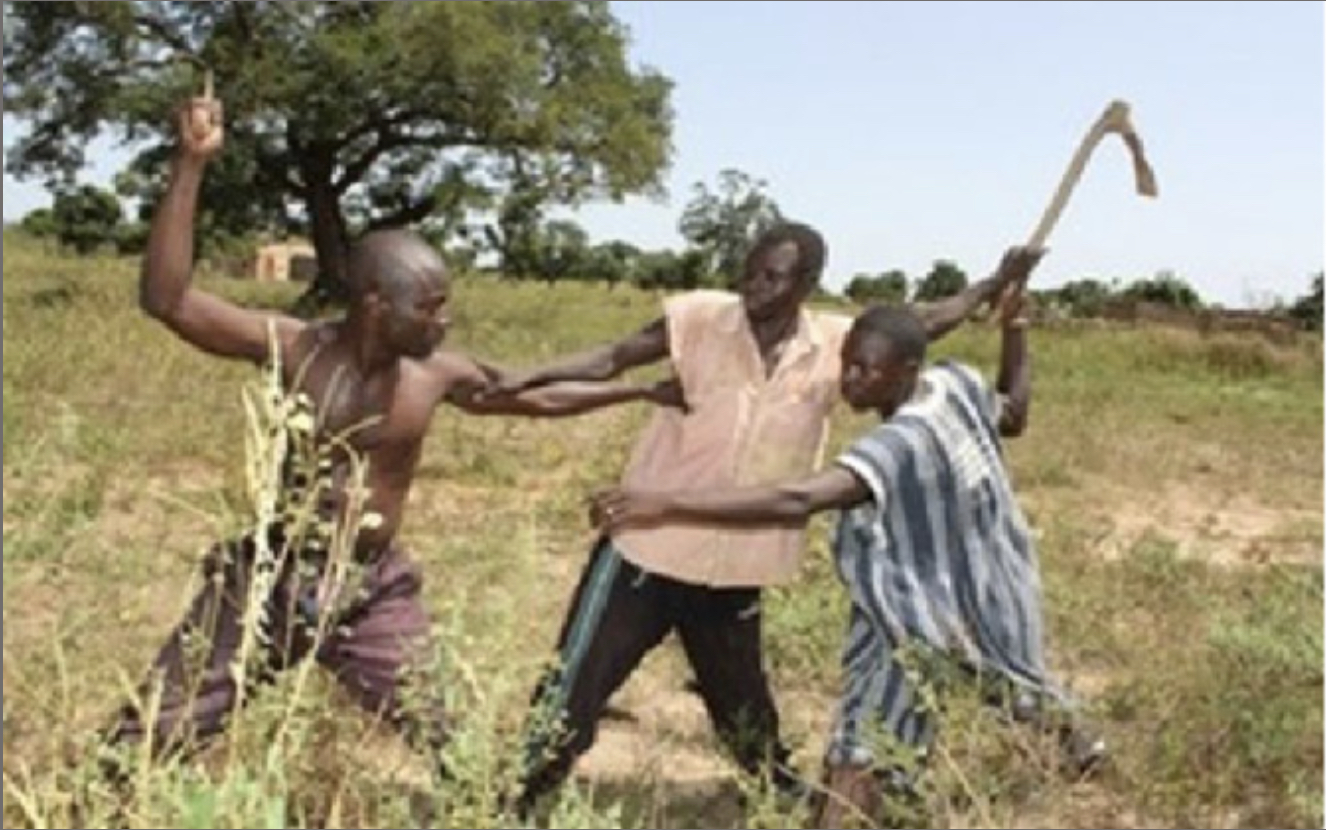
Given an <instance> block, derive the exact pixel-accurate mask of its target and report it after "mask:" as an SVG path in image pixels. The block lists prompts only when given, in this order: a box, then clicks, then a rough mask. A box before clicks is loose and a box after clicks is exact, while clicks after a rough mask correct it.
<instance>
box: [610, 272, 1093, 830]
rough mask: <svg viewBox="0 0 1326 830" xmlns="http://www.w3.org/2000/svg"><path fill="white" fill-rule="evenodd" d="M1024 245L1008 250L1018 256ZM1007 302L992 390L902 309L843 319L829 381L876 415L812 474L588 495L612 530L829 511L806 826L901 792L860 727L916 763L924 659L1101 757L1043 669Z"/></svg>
mask: <svg viewBox="0 0 1326 830" xmlns="http://www.w3.org/2000/svg"><path fill="white" fill-rule="evenodd" d="M1040 255H1041V252H1038V251H1027V250H1025V249H1015V250H1014V251H1011V252H1010V254H1009V256H1010V257H1023V258H1027V259H1030V260H1031V263H1032V264H1034V263H1035V262H1036V261H1038V260H1039V257H1040ZM1021 305H1022V302H1021V298H1020V297H1019V299H1018V301H1017V302H1014V303H1010V304H1009V305H1008V307H1007V309H1006V311H1005V313H1004V316H1003V319H1002V321H1001V322H1002V330H1003V335H1002V340H1003V344H1002V354H1001V358H1000V367H999V375H998V378H997V379H996V382H995V384H994V386H993V388H992V387H990V386H988V385H986V384H985V383H984V382H983V381H982V379H981V377H980V375H979V374H978V373H977V372H976V370H974V369H973V368H972V367H970V366H967V365H965V364H963V363H960V362H956V361H941V362H939V363H936V364H935V365H932V366H929V367H927V368H923V365H924V360H925V352H926V335H925V329H924V327H923V326H922V324H921V322H920V320H918V319H917V317H916V316H915V315H914V314H913V313H912V312H910V311H908V310H907V309H905V308H887V307H879V306H877V307H874V308H871V309H869V310H868V311H866V312H865V313H863V314H862V315H861V316H860V317H859V318H857V320H856V321H855V322H854V323H853V326H852V329H851V331H850V332H849V334H848V337H847V340H846V342H845V343H844V346H843V355H842V361H843V375H842V383H841V393H842V396H843V398H844V399H845V400H846V401H847V403H848V404H849V405H851V406H852V407H853V408H854V409H856V410H858V411H866V410H875V411H877V412H878V413H879V415H880V417H881V419H882V423H881V424H880V425H879V426H877V427H875V428H874V429H872V430H871V431H870V432H869V433H867V434H866V435H864V436H862V437H861V438H860V439H858V440H857V441H856V442H855V443H854V444H852V445H851V446H850V447H849V448H848V449H847V451H846V452H844V453H843V454H842V455H841V456H840V457H839V458H838V460H837V463H836V464H834V465H832V466H831V467H830V468H829V469H827V470H826V471H824V472H822V473H819V474H817V475H813V476H809V477H805V478H803V479H801V480H799V481H791V482H788V483H784V484H776V485H772V486H762V487H751V488H745V489H730V490H714V491H692V492H682V491H671V492H657V491H648V490H643V489H629V488H628V489H616V490H611V491H608V492H606V493H603V494H600V495H598V496H597V497H596V498H595V500H594V504H593V508H592V510H593V518H594V521H595V522H596V523H597V524H599V525H600V526H602V527H604V528H606V529H608V530H613V531H615V530H619V529H621V528H625V527H640V526H653V525H658V524H662V523H667V522H673V521H688V522H710V523H718V524H723V525H727V526H750V525H756V526H758V525H762V524H793V525H797V524H804V523H805V522H806V521H807V520H808V519H809V517H810V516H811V515H812V514H814V513H816V512H818V511H822V510H828V509H834V508H837V509H840V510H841V511H842V515H841V519H840V521H839V524H838V530H837V534H836V537H835V540H834V545H833V547H834V552H835V558H836V565H837V569H838V574H839V577H840V579H841V580H842V582H843V584H844V586H845V587H846V589H847V590H848V592H849V594H850V596H851V601H852V606H851V608H852V610H851V619H850V623H849V627H848V634H847V641H846V643H845V647H844V651H843V669H844V674H845V677H844V689H843V694H842V698H841V700H840V704H839V711H838V715H837V719H836V723H835V725H834V728H833V734H832V737H831V739H830V741H829V747H828V750H827V752H826V757H825V764H826V770H827V773H828V789H829V792H830V798H829V799H828V800H827V801H826V803H825V806H824V812H823V813H822V814H821V816H820V821H819V822H818V823H817V826H825V827H842V826H844V824H843V823H842V822H843V821H844V820H845V819H846V817H847V816H848V815H849V814H851V813H853V812H857V811H859V812H862V813H866V814H877V813H878V812H879V810H880V808H881V807H882V801H883V799H884V796H885V795H886V794H888V795H890V796H902V797H906V798H907V799H908V800H914V798H915V791H914V790H913V789H912V784H913V780H912V775H911V773H910V772H909V771H908V769H909V767H910V766H911V765H910V764H907V763H902V764H898V763H895V762H894V761H893V758H894V757H895V755H894V753H890V760H889V761H887V762H886V761H885V759H884V758H883V757H881V756H880V754H878V753H876V752H875V751H873V744H874V742H873V741H872V740H871V737H872V735H873V734H874V733H875V732H876V731H880V732H882V733H883V734H884V735H885V736H888V737H886V741H888V742H890V743H892V744H894V746H895V747H896V746H897V745H899V744H900V745H901V746H902V747H903V748H905V749H910V750H912V751H913V752H912V754H913V755H914V757H915V758H916V759H918V760H919V759H921V758H923V757H924V755H925V753H926V750H927V748H928V747H929V746H930V744H931V742H932V740H933V738H934V735H935V723H934V718H933V712H932V711H931V709H930V707H928V706H927V704H926V701H925V700H923V693H922V688H923V687H924V685H925V683H926V682H927V681H930V680H938V679H939V678H940V677H942V676H943V675H945V674H947V672H943V671H937V670H938V669H940V668H942V667H944V666H949V665H951V666H957V667H959V670H960V672H961V673H963V674H967V675H970V676H973V677H975V678H978V679H979V680H980V681H981V687H982V689H983V690H986V691H987V700H989V701H990V702H992V703H995V702H997V703H1000V704H1001V705H1006V706H1007V707H1008V711H1009V713H1010V714H1011V716H1012V718H1013V719H1015V720H1019V721H1031V722H1036V723H1039V724H1042V725H1044V726H1046V727H1053V728H1056V729H1058V730H1059V736H1060V738H1061V740H1062V741H1063V746H1064V749H1065V750H1066V753H1067V755H1066V757H1067V759H1068V761H1069V764H1070V766H1071V767H1072V769H1073V771H1074V772H1075V773H1079V774H1080V773H1084V772H1086V771H1087V770H1088V769H1090V768H1092V767H1094V766H1095V765H1096V764H1098V763H1099V762H1100V761H1101V760H1102V759H1103V756H1104V745H1103V744H1102V743H1101V742H1100V741H1097V740H1094V739H1092V738H1089V737H1088V736H1087V735H1086V734H1085V732H1084V731H1082V730H1081V729H1080V728H1078V727H1077V726H1076V725H1075V723H1074V720H1075V719H1074V718H1073V717H1072V716H1071V711H1072V709H1073V706H1074V704H1073V702H1072V701H1071V700H1069V698H1068V696H1067V695H1066V694H1065V693H1064V692H1063V690H1061V689H1060V688H1059V687H1058V686H1057V685H1056V684H1055V683H1054V682H1053V680H1052V679H1051V678H1050V676H1049V674H1048V672H1047V670H1046V666H1045V655H1044V651H1043V644H1042V640H1043V631H1042V616H1041V593H1040V577H1039V571H1038V566H1037V559H1036V551H1035V547H1034V544H1033V542H1032V538H1031V534H1030V532H1029V530H1028V526H1027V522H1026V519H1025V517H1024V516H1023V513H1022V511H1021V509H1020V508H1019V506H1018V503H1017V500H1016V497H1015V495H1014V493H1013V488H1012V484H1011V482H1010V479H1009V475H1008V472H1007V469H1006V467H1005V464H1004V459H1003V453H1002V447H1001V439H1002V437H1009V436H1016V435H1019V434H1021V433H1022V431H1023V430H1024V429H1025V427H1026V421H1027V411H1028V405H1029V402H1030V392H1031V383H1030V378H1031V375H1030V364H1029V360H1028V358H1027V348H1026V335H1025V320H1023V318H1022V317H1021V315H1020V308H1021ZM912 656H915V657H916V658H917V659H916V660H911V659H910V658H911V657H912ZM936 658H939V659H936ZM918 679H920V680H922V681H923V683H922V684H921V686H918V684H917V682H916V681H917V680H918ZM1060 714H1067V715H1068V717H1063V718H1060V717H1057V715H1060ZM903 754H904V756H905V755H906V753H905V752H904V753H903Z"/></svg>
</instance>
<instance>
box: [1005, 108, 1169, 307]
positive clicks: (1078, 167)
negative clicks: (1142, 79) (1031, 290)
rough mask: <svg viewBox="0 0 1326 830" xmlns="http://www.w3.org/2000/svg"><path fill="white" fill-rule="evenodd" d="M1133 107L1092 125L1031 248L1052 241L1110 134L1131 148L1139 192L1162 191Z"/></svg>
mask: <svg viewBox="0 0 1326 830" xmlns="http://www.w3.org/2000/svg"><path fill="white" fill-rule="evenodd" d="M1130 115H1131V112H1130V107H1129V106H1128V104H1127V102H1125V101H1119V100H1115V101H1111V102H1110V104H1109V106H1107V107H1106V108H1105V112H1103V113H1102V114H1101V116H1100V118H1098V119H1096V123H1095V124H1092V125H1091V129H1090V130H1088V131H1087V134H1086V135H1085V136H1083V137H1082V141H1081V142H1080V143H1079V144H1078V146H1077V152H1075V153H1074V154H1073V158H1072V160H1071V161H1070V162H1069V163H1068V169H1067V170H1065V171H1064V175H1063V177H1062V178H1061V179H1060V180H1059V186H1058V187H1057V188H1056V189H1055V191H1054V197H1053V198H1052V199H1051V200H1050V204H1049V206H1048V207H1046V209H1045V212H1044V213H1043V214H1041V219H1040V222H1038V223H1037V225H1036V229H1035V230H1034V231H1032V233H1031V238H1030V239H1028V240H1027V247H1028V248H1033V249H1039V248H1043V247H1045V240H1046V239H1047V238H1049V236H1050V231H1051V230H1053V229H1054V226H1055V224H1056V223H1058V221H1059V217H1060V216H1062V215H1063V212H1064V207H1065V206H1067V204H1068V197H1069V196H1070V195H1072V192H1073V189H1074V188H1075V187H1077V183H1078V181H1079V180H1081V178H1082V173H1083V171H1085V170H1086V167H1087V161H1088V160H1089V159H1090V158H1091V153H1092V151H1094V150H1095V149H1096V145H1098V144H1100V142H1101V140H1102V139H1103V138H1105V136H1107V135H1109V134H1110V133H1118V134H1119V135H1120V136H1121V137H1122V138H1123V142H1124V145H1125V146H1127V148H1128V152H1129V154H1130V155H1131V156H1132V160H1133V179H1134V181H1135V184H1136V187H1137V192H1138V193H1139V194H1140V195H1142V196H1151V197H1154V196H1155V195H1156V194H1157V193H1158V192H1159V191H1158V189H1157V188H1156V174H1155V172H1154V171H1153V170H1152V169H1151V165H1150V164H1149V163H1148V162H1147V160H1146V153H1145V151H1144V148H1143V147H1142V139H1141V138H1139V137H1138V135H1137V131H1136V130H1135V129H1133V124H1132V119H1131V118H1130ZM1023 288H1024V286H1023V285H1022V284H1021V283H1018V284H1016V285H1010V286H1009V287H1008V288H1006V289H1005V290H1004V292H1003V293H1002V294H1001V295H1000V296H999V298H998V300H996V305H995V310H996V311H1002V310H1003V306H1004V303H1006V302H1008V301H1009V300H1010V299H1011V298H1012V296H1013V295H1014V293H1016V292H1018V291H1021V290H1022V289H1023Z"/></svg>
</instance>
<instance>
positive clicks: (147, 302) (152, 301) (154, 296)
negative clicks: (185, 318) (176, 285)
mask: <svg viewBox="0 0 1326 830" xmlns="http://www.w3.org/2000/svg"><path fill="white" fill-rule="evenodd" d="M154 282H155V281H154V280H153V279H152V276H151V274H146V273H145V274H144V275H143V277H142V280H141V281H140V283H139V286H138V308H139V309H141V310H142V312H143V313H144V314H146V315H147V316H149V317H151V318H152V319H154V320H157V321H159V322H162V323H167V324H169V323H171V322H173V321H174V320H175V319H176V318H177V317H178V316H179V311H180V305H181V303H182V301H183V299H184V297H183V296H182V295H179V296H171V295H170V293H169V292H166V291H162V290H160V289H158V288H154V287H153V283H154Z"/></svg>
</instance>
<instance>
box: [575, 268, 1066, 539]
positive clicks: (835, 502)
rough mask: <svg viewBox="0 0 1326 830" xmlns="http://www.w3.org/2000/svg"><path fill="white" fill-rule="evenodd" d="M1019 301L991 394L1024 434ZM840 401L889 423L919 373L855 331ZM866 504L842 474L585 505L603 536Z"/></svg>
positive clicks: (778, 520) (1007, 309)
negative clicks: (662, 526)
mask: <svg viewBox="0 0 1326 830" xmlns="http://www.w3.org/2000/svg"><path fill="white" fill-rule="evenodd" d="M1042 255H1043V252H1039V251H1037V252H1031V251H1027V250H1025V249H1020V248H1015V249H1012V250H1010V252H1009V253H1008V255H1007V256H1006V257H1005V263H1006V265H1007V266H1008V267H1009V268H1010V269H1019V270H1024V273H1030V270H1031V268H1033V267H1034V266H1035V264H1036V263H1037V262H1039V260H1040V258H1041V256H1042ZM1023 301H1024V298H1023V296H1022V294H1021V293H1020V292H1019V294H1018V295H1017V296H1016V298H1015V299H1014V300H1013V301H1011V302H1009V303H1008V304H1006V305H1005V306H1004V308H1003V314H1002V319H1001V323H1002V331H1003V337H1002V353H1001V356H1000V374H999V378H998V380H997V381H996V390H997V391H999V392H1000V393H1001V394H1003V395H1004V396H1005V405H1004V407H1003V412H1002V415H1001V417H1000V422H999V431H1000V433H1001V434H1002V435H1005V436H1015V435H1020V434H1021V433H1022V431H1023V430H1024V429H1025V428H1026V413H1027V406H1028V403H1029V401H1030V395H1031V375H1030V369H1029V367H1028V365H1027V364H1028V358H1027V350H1026V339H1025V338H1026V334H1025V330H1026V321H1025V320H1024V319H1023V318H1022V316H1021V313H1022V307H1023ZM842 361H843V367H844V370H843V378H842V383H841V393H842V396H843V399H844V400H845V401H846V402H847V403H848V405H850V406H851V407H852V408H853V409H854V410H856V411H858V412H862V411H868V410H874V411H876V412H877V413H878V414H879V416H880V419H881V420H888V419H889V418H891V417H892V416H893V414H894V413H895V412H897V410H898V408H899V407H900V406H902V404H903V403H905V402H906V401H907V400H908V399H910V398H911V397H912V395H914V394H915V392H916V387H917V379H918V376H919V374H920V369H921V366H920V364H919V363H918V362H917V361H915V360H913V359H903V358H902V357H901V356H898V355H895V354H893V351H892V349H891V348H890V347H889V345H888V344H887V343H882V342H881V341H880V340H879V338H877V337H871V336H862V335H861V334H860V333H859V332H858V331H857V330H856V329H853V331H852V332H851V333H850V334H849V335H848V337H847V340H846V342H845V343H844V344H843V354H842ZM869 498H870V491H869V490H868V489H867V488H866V486H865V484H864V483H862V481H861V480H860V479H859V478H857V477H856V476H855V475H854V474H852V473H851V472H849V471H848V470H846V469H844V468H842V467H835V468H833V469H829V470H825V471H823V472H820V473H816V474H814V475H810V476H807V477H805V478H802V479H799V480H797V481H791V482H787V483H783V484H774V485H769V486H764V487H747V488H743V489H730V490H709V491H699V492H658V491H650V490H638V489H620V488H616V489H610V490H607V491H604V492H601V493H599V494H597V495H595V496H594V497H592V499H591V501H590V521H592V522H593V523H594V525H595V526H597V527H598V528H600V529H601V530H603V531H605V532H609V533H611V532H615V531H618V530H622V529H624V528H627V527H647V526H652V525H658V524H663V523H667V522H678V521H685V522H705V523H714V524H722V525H730V526H737V527H741V526H755V525H762V526H768V525H787V526H801V525H804V524H805V523H806V521H807V520H808V519H809V518H810V517H811V516H812V515H814V514H815V513H819V512H821V511H824V510H834V509H837V510H842V509H846V508H850V507H854V506H856V505H858V504H861V503H862V502H864V501H866V500H868V499H869Z"/></svg>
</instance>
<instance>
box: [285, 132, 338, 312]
mask: <svg viewBox="0 0 1326 830" xmlns="http://www.w3.org/2000/svg"><path fill="white" fill-rule="evenodd" d="M333 157H334V156H333V154H332V152H330V151H324V152H319V151H318V149H317V148H315V149H313V150H312V152H309V153H308V154H307V155H306V156H305V162H304V163H303V165H302V167H303V171H302V172H303V175H304V181H306V182H307V183H308V185H307V188H308V197H307V206H308V215H309V224H310V231H311V233H312V236H313V240H312V241H313V250H314V251H315V252H316V253H317V257H318V273H317V276H316V277H315V278H314V280H313V283H312V284H311V285H310V286H309V289H308V291H306V292H305V293H304V296H302V297H300V299H299V303H298V304H299V306H300V307H301V308H303V309H306V310H316V309H319V308H323V307H326V306H328V305H340V304H342V303H345V302H346V301H347V300H348V299H349V296H350V292H349V285H348V283H347V282H346V276H347V265H348V259H349V258H348V253H349V240H348V239H347V238H346V229H345V217H344V216H342V215H341V200H340V197H339V196H338V195H337V193H336V189H335V188H334V187H333V186H332V164H333V161H332V160H333Z"/></svg>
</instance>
